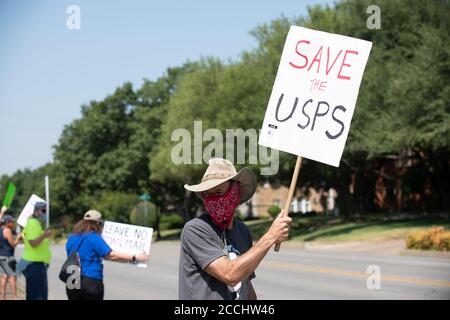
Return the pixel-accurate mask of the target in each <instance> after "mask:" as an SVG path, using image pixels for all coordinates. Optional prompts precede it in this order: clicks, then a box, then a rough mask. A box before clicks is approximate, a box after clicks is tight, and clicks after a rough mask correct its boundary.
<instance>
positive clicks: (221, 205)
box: [203, 181, 241, 230]
mask: <svg viewBox="0 0 450 320" xmlns="http://www.w3.org/2000/svg"><path fill="white" fill-rule="evenodd" d="M240 200H241V194H240V188H239V181H234V182H233V183H232V184H231V186H230V188H229V189H228V191H227V193H225V194H224V195H222V196H220V195H208V196H203V203H204V204H205V208H206V210H207V211H208V214H209V217H210V218H211V220H212V221H213V222H214V224H215V225H217V226H218V227H219V229H220V230H225V229H226V228H228V227H229V225H230V223H231V221H233V214H234V210H235V209H236V207H237V206H238V205H239V202H240Z"/></svg>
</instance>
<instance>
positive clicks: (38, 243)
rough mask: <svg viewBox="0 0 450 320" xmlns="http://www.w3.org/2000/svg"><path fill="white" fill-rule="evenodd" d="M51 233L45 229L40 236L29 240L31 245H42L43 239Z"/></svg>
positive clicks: (34, 246)
mask: <svg viewBox="0 0 450 320" xmlns="http://www.w3.org/2000/svg"><path fill="white" fill-rule="evenodd" d="M50 235H51V231H50V230H45V231H44V232H43V233H42V234H41V235H40V236H39V237H37V238H36V239H33V240H28V242H29V243H30V245H31V246H32V247H33V248H36V247H37V246H38V245H40V244H41V243H42V241H44V239H45V238H48V237H50Z"/></svg>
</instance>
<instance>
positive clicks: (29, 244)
mask: <svg viewBox="0 0 450 320" xmlns="http://www.w3.org/2000/svg"><path fill="white" fill-rule="evenodd" d="M46 210H47V204H46V203H45V202H42V201H38V202H36V203H35V205H34V211H33V215H32V216H30V217H29V218H28V219H27V223H26V225H25V229H24V230H23V236H24V244H25V249H24V252H23V256H22V260H21V261H20V262H19V270H18V274H20V273H22V272H23V274H24V276H25V279H26V287H27V288H26V291H27V293H26V299H27V300H47V299H48V280H47V269H48V264H49V263H50V260H51V258H52V253H51V251H50V241H49V239H48V238H49V237H50V236H51V231H50V230H45V231H44V229H43V228H42V225H41V221H45V218H46Z"/></svg>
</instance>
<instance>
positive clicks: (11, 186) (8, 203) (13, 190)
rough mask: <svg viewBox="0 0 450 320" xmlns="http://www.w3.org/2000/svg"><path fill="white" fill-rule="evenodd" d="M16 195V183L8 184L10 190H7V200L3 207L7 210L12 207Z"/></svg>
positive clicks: (4, 200)
mask: <svg viewBox="0 0 450 320" xmlns="http://www.w3.org/2000/svg"><path fill="white" fill-rule="evenodd" d="M15 193H16V186H15V185H14V183H12V182H9V183H8V188H7V189H6V195H5V198H4V199H3V205H4V206H5V207H7V208H10V207H11V203H12V201H13V198H14V194H15Z"/></svg>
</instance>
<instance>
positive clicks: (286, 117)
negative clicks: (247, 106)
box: [259, 26, 372, 167]
mask: <svg viewBox="0 0 450 320" xmlns="http://www.w3.org/2000/svg"><path fill="white" fill-rule="evenodd" d="M371 47H372V43H371V42H369V41H365V40H361V39H356V38H351V37H346V36H342V35H338V34H332V33H327V32H322V31H316V30H311V29H307V28H303V27H297V26H291V28H290V30H289V33H288V35H287V38H286V43H285V45H284V49H283V54H282V56H281V61H280V65H279V67H278V73H277V76H276V79H275V83H274V86H273V90H272V94H271V96H270V99H269V104H268V106H267V110H266V115H265V117H264V122H263V126H262V130H261V134H260V137H259V144H261V145H263V146H266V147H270V148H274V149H277V150H282V151H285V152H289V153H292V154H296V155H299V156H302V157H305V158H308V159H312V160H316V161H319V162H323V163H326V164H329V165H332V166H335V167H338V166H339V162H340V160H341V157H342V152H343V151H344V146H345V141H346V140H347V135H348V133H349V129H350V122H351V120H352V116H353V111H354V109H355V104H356V99H357V97H358V91H359V85H360V83H361V78H362V76H363V72H364V68H365V66H366V62H367V59H368V57H369V53H370V49H371Z"/></svg>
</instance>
